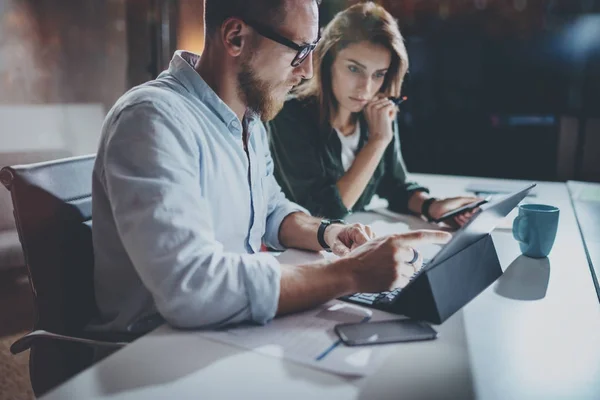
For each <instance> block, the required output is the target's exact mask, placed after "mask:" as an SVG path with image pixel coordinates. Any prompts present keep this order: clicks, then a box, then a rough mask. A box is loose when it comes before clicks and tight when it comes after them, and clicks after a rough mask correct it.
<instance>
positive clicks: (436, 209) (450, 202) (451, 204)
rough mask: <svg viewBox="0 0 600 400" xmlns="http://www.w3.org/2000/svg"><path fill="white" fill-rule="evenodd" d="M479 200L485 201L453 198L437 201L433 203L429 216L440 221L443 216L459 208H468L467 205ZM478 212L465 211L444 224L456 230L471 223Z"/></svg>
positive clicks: (473, 198)
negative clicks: (470, 220)
mask: <svg viewBox="0 0 600 400" xmlns="http://www.w3.org/2000/svg"><path fill="white" fill-rule="evenodd" d="M479 200H483V199H481V198H479V197H452V198H448V199H442V200H436V201H434V202H433V203H431V206H430V207H429V215H431V217H432V218H433V219H438V218H440V217H441V216H442V215H444V214H446V213H449V212H450V211H452V210H456V209H457V208H460V207H462V206H466V205H467V204H471V203H474V202H476V201H479ZM477 210H478V209H477V208H475V209H473V210H470V211H465V212H463V213H461V214H458V215H456V216H455V217H453V218H452V219H449V220H448V221H444V223H446V224H448V225H450V226H452V227H454V228H458V227H461V226H463V225H464V224H466V223H467V222H468V221H469V219H471V217H472V216H473V214H474V213H475V212H476V211H477Z"/></svg>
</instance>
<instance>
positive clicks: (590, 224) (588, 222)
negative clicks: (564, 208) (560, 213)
mask: <svg viewBox="0 0 600 400" xmlns="http://www.w3.org/2000/svg"><path fill="white" fill-rule="evenodd" d="M567 186H568V188H569V192H570V194H571V199H572V201H573V207H574V208H575V213H576V214H577V222H578V223H579V228H580V230H581V235H582V236H583V240H584V242H585V245H586V248H587V253H588V257H589V264H590V269H591V271H593V273H594V275H595V280H596V285H597V286H596V292H597V294H598V298H599V299H600V183H591V182H576V181H569V182H567Z"/></svg>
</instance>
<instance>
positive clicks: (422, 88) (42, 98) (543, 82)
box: [0, 0, 600, 181]
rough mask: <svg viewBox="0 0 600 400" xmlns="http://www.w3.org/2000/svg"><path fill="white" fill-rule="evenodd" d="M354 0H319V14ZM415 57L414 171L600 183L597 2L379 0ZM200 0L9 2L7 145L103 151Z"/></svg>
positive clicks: (181, 42) (3, 47) (0, 100)
mask: <svg viewBox="0 0 600 400" xmlns="http://www.w3.org/2000/svg"><path fill="white" fill-rule="evenodd" d="M356 2H357V1H348V0H324V1H323V5H322V10H321V19H322V21H321V24H322V25H325V24H326V23H327V22H328V21H329V20H331V18H332V17H333V15H335V13H336V12H338V11H340V10H342V9H344V8H345V7H347V6H348V5H350V4H353V3H356ZM378 2H379V3H381V4H383V5H384V6H385V7H386V8H387V9H388V10H389V11H390V12H391V13H392V14H393V15H394V16H396V17H397V18H398V20H399V23H400V27H401V29H402V32H403V34H404V36H405V39H406V44H407V48H408V53H409V57H410V62H411V65H410V72H409V75H408V77H407V79H406V83H405V86H404V88H403V91H404V94H405V95H407V96H408V97H409V101H408V102H407V103H406V104H405V106H404V107H403V110H402V113H401V115H400V122H401V127H402V131H401V139H402V143H403V152H404V156H405V158H406V162H407V165H408V168H409V169H410V170H411V171H413V172H431V173H441V174H460V175H476V176H491V177H505V178H523V179H536V180H559V181H564V180H567V179H580V180H594V181H600V0H380V1H378ZM202 3H203V2H202V0H128V1H125V0H1V2H0V121H1V122H0V131H1V132H2V133H1V134H2V142H1V143H0V146H2V148H0V150H3V151H9V150H10V151H13V150H14V151H29V150H48V149H54V150H56V149H59V150H65V151H67V152H69V153H72V154H80V153H89V152H94V151H95V147H96V142H97V139H98V133H99V129H100V125H101V123H102V118H103V116H104V114H105V113H106V112H107V111H108V109H109V108H110V106H111V105H112V104H113V102H114V101H115V100H116V99H117V98H118V97H119V96H120V95H121V94H122V93H123V92H124V91H126V90H127V89H128V88H130V87H132V86H134V85H137V84H139V83H142V82H144V81H146V80H149V79H152V78H154V77H155V76H156V75H157V74H158V73H159V72H160V71H161V70H162V69H164V68H165V67H166V66H167V65H168V61H169V60H170V58H171V55H172V53H173V51H174V50H175V49H187V50H191V51H195V52H201V51H202V48H203V43H204V36H203V22H202V19H203V4H202Z"/></svg>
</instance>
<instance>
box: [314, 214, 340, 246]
mask: <svg viewBox="0 0 600 400" xmlns="http://www.w3.org/2000/svg"><path fill="white" fill-rule="evenodd" d="M331 224H344V225H345V224H346V221H344V220H343V219H322V220H321V225H319V229H318V230H317V240H318V241H319V244H320V245H321V247H322V248H323V250H325V251H327V252H330V253H331V248H330V247H329V245H328V244H327V242H325V229H327V227H328V226H329V225H331Z"/></svg>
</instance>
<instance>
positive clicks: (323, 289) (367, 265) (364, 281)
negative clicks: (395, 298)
mask: <svg viewBox="0 0 600 400" xmlns="http://www.w3.org/2000/svg"><path fill="white" fill-rule="evenodd" d="M451 237H452V236H451V235H450V234H449V233H447V232H442V231H415V232H410V233H405V234H400V235H390V236H383V237H378V238H375V239H373V240H371V241H369V242H367V243H365V244H364V245H362V246H359V247H357V248H356V249H354V250H353V251H352V252H351V253H350V254H348V255H347V256H346V257H343V258H339V259H337V260H335V261H329V260H323V261H321V262H318V263H313V264H308V265H299V266H288V265H282V266H281V285H280V287H281V290H280V294H279V302H278V306H277V315H282V314H287V313H291V312H296V311H302V310H304V309H308V308H311V307H314V306H316V305H318V304H322V303H324V302H326V301H328V300H331V299H334V298H337V297H340V296H343V295H347V294H350V293H355V292H368V293H375V292H382V291H386V290H391V289H393V288H397V287H404V286H405V285H406V284H408V282H409V280H410V279H411V277H412V276H413V275H414V274H415V273H416V272H417V271H418V270H419V269H420V268H421V267H422V265H423V258H422V256H420V255H419V257H418V259H417V261H416V262H415V263H413V264H408V263H407V262H408V261H412V259H413V257H414V255H415V252H414V250H413V248H412V247H411V246H416V245H423V244H427V243H446V242H447V241H448V240H449V239H450V238H451Z"/></svg>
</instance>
